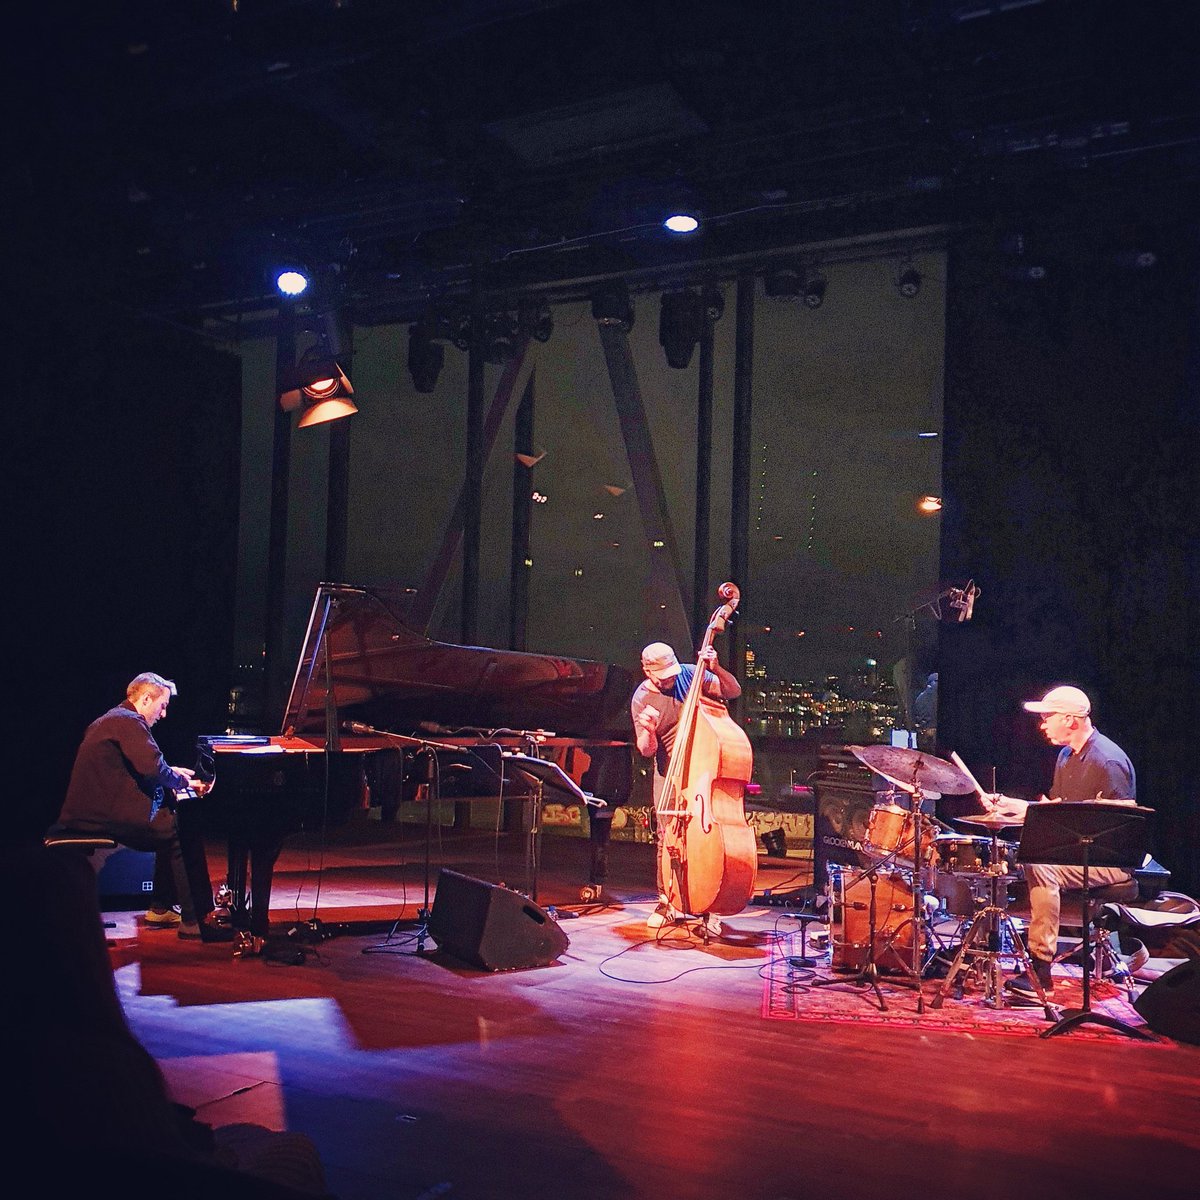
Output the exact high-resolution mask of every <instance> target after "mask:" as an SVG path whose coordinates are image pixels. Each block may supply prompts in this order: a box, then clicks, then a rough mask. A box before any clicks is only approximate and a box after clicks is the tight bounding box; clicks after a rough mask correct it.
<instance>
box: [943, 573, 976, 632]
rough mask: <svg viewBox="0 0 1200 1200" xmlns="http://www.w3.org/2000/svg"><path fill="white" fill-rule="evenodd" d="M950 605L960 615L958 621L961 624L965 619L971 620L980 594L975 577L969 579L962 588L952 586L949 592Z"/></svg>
mask: <svg viewBox="0 0 1200 1200" xmlns="http://www.w3.org/2000/svg"><path fill="white" fill-rule="evenodd" d="M949 595H950V607H951V608H953V609H955V610H957V612H958V616H957V617H956V618H955V620H956V621H958V622H959V624H961V623H962V622H963V621H969V620H970V619H971V617H972V616H973V615H974V612H975V600H976V598H977V597H978V596H979V589H978V588H977V587H976V586H975V581H974V580H973V579H968V580H967V582H966V584H965V585H964V586H963V587H961V588H955V587H952V588H951V589H950V592H949Z"/></svg>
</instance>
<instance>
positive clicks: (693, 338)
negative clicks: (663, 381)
mask: <svg viewBox="0 0 1200 1200" xmlns="http://www.w3.org/2000/svg"><path fill="white" fill-rule="evenodd" d="M704 317H705V301H704V297H703V296H701V295H700V293H699V292H692V291H686V292H664V293H663V295H662V302H661V306H660V308H659V314H658V344H659V345H660V346H662V348H663V350H664V351H666V355H667V363H668V365H669V366H672V367H674V368H675V369H676V370H677V371H682V370H683V369H684V368H685V367H686V366H687V365H688V363H690V362H691V361H692V351H694V350H695V349H696V343H697V342H699V341H700V334H701V331H702V330H703V328H704Z"/></svg>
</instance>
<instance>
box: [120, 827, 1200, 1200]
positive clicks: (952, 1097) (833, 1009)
mask: <svg viewBox="0 0 1200 1200" xmlns="http://www.w3.org/2000/svg"><path fill="white" fill-rule="evenodd" d="M435 849H436V854H435V855H432V856H431V859H432V861H431V874H432V881H433V883H436V880H437V874H438V871H439V870H440V868H441V867H442V866H451V867H452V868H453V869H454V870H456V871H460V872H463V873H465V874H467V875H473V876H477V877H481V878H483V879H486V880H487V881H489V882H492V883H498V882H501V881H503V882H507V883H508V884H510V885H511V886H512V887H513V888H514V889H516V890H521V889H522V888H523V885H524V883H525V880H524V879H522V878H521V877H520V874H521V871H522V869H523V868H524V866H525V860H524V856H523V854H522V853H521V847H520V845H519V844H518V845H517V846H512V845H507V844H505V839H503V838H502V839H500V840H499V841H497V840H496V839H494V838H493V839H488V838H484V839H477V838H474V837H470V838H464V839H462V840H461V841H459V840H456V839H453V838H450V837H443V838H442V839H440V841H439V844H438V845H437V846H436V848H435ZM423 850H424V845H423V841H422V839H420V838H414V837H409V838H407V839H406V840H405V841H404V842H403V843H396V842H395V841H388V840H386V839H383V838H382V837H381V838H380V839H378V840H377V841H375V842H373V843H368V844H362V845H357V846H352V845H339V846H336V847H326V848H325V850H324V851H323V852H322V851H320V850H319V848H318V847H315V846H313V845H308V846H303V845H301V846H296V845H292V846H289V848H288V849H287V850H285V853H284V856H283V857H282V858H281V861H280V866H279V871H278V874H277V877H276V886H275V892H274V904H273V906H272V932H273V938H272V942H273V944H276V945H278V946H279V947H280V953H279V954H277V955H272V956H269V957H258V958H234V957H233V953H232V947H231V946H230V945H229V944H228V943H206V944H197V943H194V942H188V941H183V940H181V939H179V938H177V937H175V936H173V934H171V933H170V932H167V931H158V930H150V929H147V928H145V927H144V926H142V925H141V923H140V920H139V914H138V913H136V912H133V911H127V910H126V911H116V912H109V913H108V914H106V918H107V920H109V921H110V922H112V928H110V929H109V930H108V931H107V932H108V935H109V939H110V956H111V959H112V962H113V964H114V968H115V972H116V980H117V986H118V989H119V993H120V997H121V1001H122V1004H123V1006H124V1009H125V1012H126V1014H127V1016H128V1019H129V1022H130V1024H131V1025H132V1027H133V1029H134V1031H135V1033H136V1034H137V1036H138V1037H139V1038H140V1039H141V1040H142V1042H143V1043H144V1044H145V1045H146V1046H147V1047H148V1048H149V1050H150V1051H151V1053H152V1054H153V1055H154V1056H155V1058H156V1059H157V1061H158V1062H159V1064H160V1065H161V1067H162V1069H163V1071H164V1072H165V1074H166V1077H167V1079H168V1081H169V1084H170V1087H171V1090H172V1093H173V1096H174V1098H175V1099H176V1100H177V1101H179V1102H182V1103H185V1104H188V1105H190V1106H192V1107H194V1108H196V1109H197V1115H198V1119H200V1120H202V1121H205V1122H208V1123H210V1124H212V1125H224V1124H228V1123H233V1122H239V1121H253V1122H257V1123H259V1124H264V1125H267V1126H269V1127H272V1128H279V1129H290V1130H299V1131H303V1132H305V1133H307V1134H309V1135H310V1136H311V1137H312V1138H313V1139H314V1140H315V1142H316V1143H317V1145H318V1147H319V1149H320V1153H321V1157H322V1160H323V1162H324V1165H325V1168H326V1172H327V1176H328V1181H329V1185H330V1188H331V1190H332V1191H333V1192H334V1193H335V1194H336V1195H337V1196H338V1197H340V1198H341V1200H366V1198H368V1197H372V1198H374V1197H382V1196H388V1197H401V1198H406V1197H411V1198H414V1200H415V1198H418V1197H431V1196H435V1195H456V1196H459V1195H461V1196H464V1197H467V1196H469V1197H506V1198H507V1197H517V1196H520V1197H556V1198H558V1197H564V1196H569V1197H572V1198H591V1197H596V1198H600V1197H643V1196H644V1197H650V1196H654V1197H661V1196H663V1195H670V1196H672V1197H676V1198H680V1197H697V1198H700V1197H705V1198H707V1197H734V1196H737V1197H762V1198H763V1200H781V1198H784V1197H796V1198H799V1197H802V1196H803V1197H811V1196H831V1197H832V1196H865V1195H872V1194H891V1193H894V1192H896V1191H903V1192H911V1193H916V1194H919V1195H921V1196H923V1197H924V1196H928V1197H946V1198H947V1200H948V1198H950V1197H954V1198H955V1200H957V1198H958V1197H960V1196H962V1195H963V1194H970V1195H972V1196H975V1197H997V1198H999V1197H1011V1196H1013V1195H1022V1194H1025V1195H1032V1196H1040V1195H1049V1194H1055V1193H1063V1192H1066V1193H1069V1194H1073V1195H1089V1196H1091V1197H1109V1196H1111V1197H1113V1198H1114V1200H1115V1198H1117V1197H1121V1198H1122V1200H1124V1197H1126V1196H1128V1195H1130V1194H1153V1195H1155V1196H1159V1197H1171V1196H1178V1197H1183V1196H1185V1195H1187V1196H1190V1195H1192V1194H1193V1190H1194V1180H1195V1177H1196V1172H1197V1168H1198V1167H1200V1135H1198V1134H1197V1132H1196V1131H1197V1129H1198V1128H1200V1082H1198V1081H1200V1047H1196V1046H1190V1045H1186V1044H1182V1043H1177V1042H1173V1041H1171V1040H1169V1039H1166V1038H1161V1037H1160V1038H1158V1039H1157V1040H1155V1041H1154V1042H1140V1041H1134V1040H1132V1039H1127V1038H1124V1037H1121V1036H1119V1035H1107V1034H1105V1035H1104V1036H1096V1034H1097V1033H1098V1032H1099V1031H1095V1030H1093V1031H1092V1032H1088V1031H1085V1030H1084V1029H1082V1028H1081V1029H1079V1030H1077V1031H1074V1032H1069V1033H1066V1034H1064V1035H1062V1036H1058V1037H1054V1038H1051V1039H1042V1038H1039V1037H1037V1036H1035V1033H1036V1032H1038V1031H1039V1030H1040V1029H1041V1028H1044V1027H1046V1024H1047V1022H1046V1021H1045V1018H1044V1016H1043V1015H1042V1014H1041V1012H1040V1010H1033V1012H1029V1011H1028V1010H1024V1011H1022V1012H1021V1013H1020V1014H1019V1016H1017V1015H1016V1014H1015V1013H1008V1014H997V1013H995V1012H987V1011H985V1006H984V1005H983V1003H982V1000H981V998H980V997H979V996H977V995H975V996H973V995H972V992H971V990H970V988H968V989H967V990H966V992H965V993H964V997H963V1000H962V1002H961V1003H959V1002H953V1001H947V1004H946V1006H945V1008H943V1009H941V1010H939V1011H938V1012H936V1013H935V1012H931V1011H929V1010H928V1009H927V1010H926V1014H924V1015H922V1014H920V1013H918V1012H917V1011H916V995H915V992H914V990H913V989H912V988H910V987H905V986H899V985H894V983H893V982H892V981H890V980H888V979H887V978H886V977H885V979H884V981H883V985H882V991H883V994H884V997H885V1000H886V1004H887V1010H888V1011H887V1014H879V1013H877V1012H876V1008H875V1005H874V1004H873V997H872V996H871V994H870V992H869V990H868V989H863V988H856V987H853V986H850V987H847V986H837V987H828V988H824V989H822V994H821V997H820V1001H819V1003H820V1004H821V1005H822V1006H824V1008H823V1010H822V1011H821V1012H820V1013H819V1014H818V1015H817V1017H816V1019H806V1017H808V1018H811V1017H812V1015H813V1014H812V1013H811V1011H810V1010H808V1008H807V1004H808V1001H806V995H805V993H806V991H807V983H808V980H809V978H810V977H811V975H812V974H814V973H815V974H817V975H820V974H822V973H825V971H824V968H823V967H818V968H817V970H816V971H815V972H809V973H805V972H797V971H796V970H795V968H793V967H792V966H790V965H789V964H788V963H787V957H788V956H795V955H796V953H797V947H798V945H799V933H800V928H799V926H800V923H799V921H798V920H797V919H796V918H795V917H794V916H792V915H790V910H789V909H788V908H787V907H785V906H778V905H767V904H764V903H755V904H753V905H751V906H750V907H748V908H747V909H746V910H744V911H743V912H742V913H739V914H737V915H734V916H730V917H727V918H725V922H724V924H725V930H724V932H723V934H722V935H721V936H720V937H716V938H712V939H710V940H708V941H707V942H706V941H705V940H704V939H703V938H702V937H701V936H700V935H699V933H698V932H697V931H696V930H694V929H692V928H690V927H688V926H674V927H669V928H667V929H665V930H663V931H659V932H658V934H657V935H655V934H651V933H648V932H647V929H646V926H645V918H646V916H647V915H648V914H649V912H650V911H651V909H652V908H653V904H654V895H653V887H652V881H653V859H652V855H651V847H650V846H648V845H646V844H641V843H635V842H619V843H616V844H614V845H613V847H612V849H611V851H610V860H611V861H610V882H609V886H608V888H607V890H606V892H605V893H604V895H603V896H602V902H598V903H583V902H581V901H580V899H579V891H580V887H581V885H582V884H583V883H586V864H587V842H586V840H585V839H578V838H570V837H546V838H544V839H543V847H542V852H541V854H540V858H539V862H538V864H537V867H538V874H537V884H538V899H539V907H543V908H545V909H547V910H548V909H554V910H555V912H556V914H557V916H558V917H559V928H560V929H561V930H562V932H564V933H565V934H566V935H567V938H568V939H569V946H568V947H567V949H566V950H565V952H564V953H562V954H561V955H560V956H559V957H557V958H556V959H555V960H554V961H553V962H551V963H550V964H549V965H546V966H539V967H534V968H529V969H521V970H512V971H484V970H480V969H478V968H475V967H472V966H469V965H467V964H465V963H464V962H462V961H460V960H458V959H455V958H453V957H450V956H447V955H446V954H444V953H443V952H442V951H440V950H438V949H437V948H436V946H435V945H434V943H432V942H427V943H426V946H425V949H424V951H423V952H421V953H418V948H417V944H416V939H415V934H414V930H415V924H414V920H413V919H414V918H415V915H416V910H417V908H418V907H420V906H421V905H422V903H423V899H424V896H423V892H424V867H425V856H424V853H423ZM210 862H212V866H213V869H214V877H215V878H216V877H218V876H217V870H218V867H219V858H218V855H217V848H216V847H213V848H212V849H210ZM496 866H499V867H500V868H501V870H500V872H499V873H497V872H496V871H495V869H494V868H495V867H496ZM760 868H761V869H760V878H759V888H758V893H757V895H756V899H757V900H760V901H761V900H762V899H763V892H764V890H771V891H772V892H773V894H774V895H775V896H776V897H779V896H783V895H786V894H787V893H788V892H789V891H790V890H792V889H793V888H795V887H799V886H801V885H802V883H803V881H804V876H805V871H806V870H807V869H809V864H807V863H805V862H804V861H803V860H800V859H797V858H793V857H788V858H777V859H771V858H768V857H766V856H765V855H764V856H761V857H760ZM314 900H316V903H315V905H314ZM289 947H290V948H291V949H292V950H293V952H294V953H293V954H291V955H290V956H288V955H287V954H286V953H285V952H286V950H287V949H288V948H289ZM289 964H290V965H289ZM924 986H925V988H926V989H927V990H928V989H930V988H932V987H934V986H936V984H935V983H933V982H926V983H925V984H924ZM1069 987H1070V984H1064V985H1063V988H1062V989H1060V990H1064V989H1065V988H1069ZM835 994H838V998H836V999H835V998H834V997H835ZM772 995H775V996H783V997H785V999H784V1001H783V1002H782V1004H776V1005H775V1006H774V1011H773V1005H772V1003H771V997H772ZM813 1003H816V1002H815V1001H813ZM951 1010H953V1012H952V1014H951ZM948 1014H951V1015H953V1017H954V1021H953V1022H949V1021H948V1020H947V1015H948ZM998 1015H999V1016H1006V1015H1007V1016H1009V1017H1012V1018H1013V1019H1014V1020H1015V1021H1017V1022H1021V1023H1026V1025H1027V1027H1026V1028H1025V1029H1024V1030H1022V1029H1021V1028H1016V1029H1013V1028H1008V1029H1006V1028H1003V1025H1004V1024H1005V1022H1004V1021H997V1020H996V1017H997V1016H998ZM885 1018H886V1019H885ZM1008 1023H1009V1024H1011V1023H1012V1022H1008ZM1021 1032H1025V1033H1026V1036H1017V1035H1018V1034H1020V1033H1021ZM1189 1179H1191V1180H1192V1181H1193V1182H1192V1183H1188V1182H1187V1181H1188V1180H1189Z"/></svg>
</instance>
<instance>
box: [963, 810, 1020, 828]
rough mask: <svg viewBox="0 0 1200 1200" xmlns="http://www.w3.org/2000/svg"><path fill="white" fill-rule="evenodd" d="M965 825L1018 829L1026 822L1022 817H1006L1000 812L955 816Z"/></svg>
mask: <svg viewBox="0 0 1200 1200" xmlns="http://www.w3.org/2000/svg"><path fill="white" fill-rule="evenodd" d="M954 819H955V820H956V821H958V822H959V823H960V824H963V825H978V826H979V827H980V828H981V829H1016V828H1017V827H1018V826H1020V825H1024V824H1025V822H1024V820H1023V819H1022V818H1020V817H1006V816H1003V815H1002V814H1000V813H980V814H979V815H978V816H975V817H955V818H954Z"/></svg>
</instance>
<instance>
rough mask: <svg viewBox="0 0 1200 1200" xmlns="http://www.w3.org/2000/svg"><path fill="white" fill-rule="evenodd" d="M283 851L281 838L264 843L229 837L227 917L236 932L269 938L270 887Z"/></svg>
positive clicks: (258, 840) (257, 840)
mask: <svg viewBox="0 0 1200 1200" xmlns="http://www.w3.org/2000/svg"><path fill="white" fill-rule="evenodd" d="M282 849H283V841H282V839H275V840H267V841H263V840H260V839H251V838H234V837H230V839H229V859H228V869H229V880H228V882H229V890H230V892H231V893H232V894H233V899H232V901H231V903H230V909H229V915H230V923H231V924H232V925H233V928H234V929H235V930H241V931H246V932H249V933H251V934H252V935H253V936H254V937H259V938H266V937H268V936H269V935H270V931H271V884H272V882H273V880H274V878H275V863H276V861H277V860H278V858H279V852H280V850H282ZM247 865H248V866H249V872H248V873H247ZM247 876H248V878H249V888H248V889H247ZM247 891H248V892H249V894H248V895H247Z"/></svg>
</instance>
